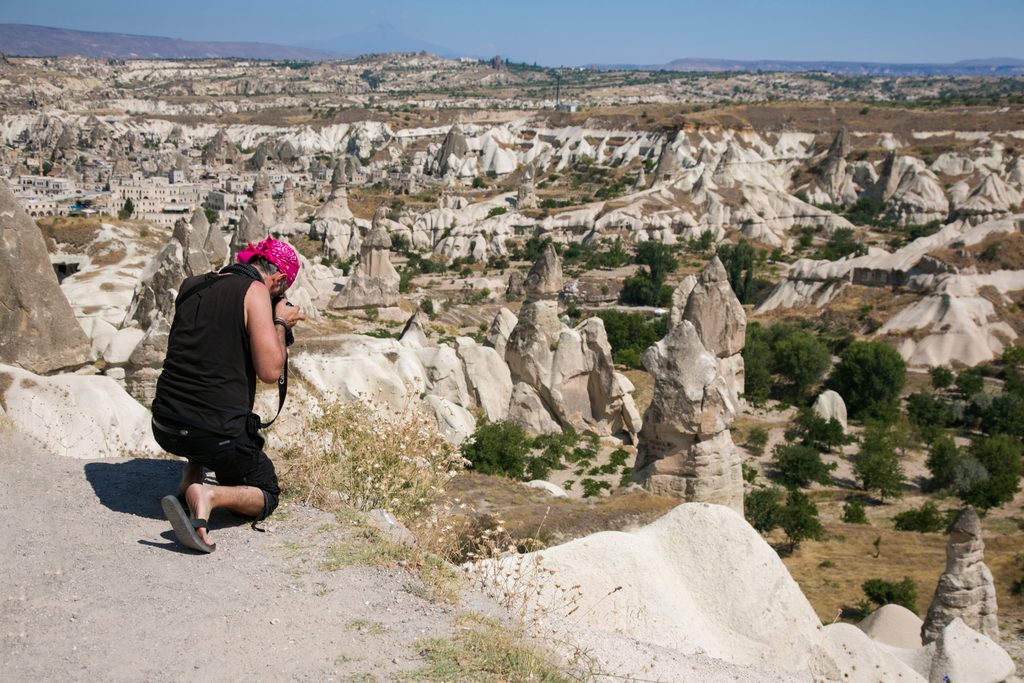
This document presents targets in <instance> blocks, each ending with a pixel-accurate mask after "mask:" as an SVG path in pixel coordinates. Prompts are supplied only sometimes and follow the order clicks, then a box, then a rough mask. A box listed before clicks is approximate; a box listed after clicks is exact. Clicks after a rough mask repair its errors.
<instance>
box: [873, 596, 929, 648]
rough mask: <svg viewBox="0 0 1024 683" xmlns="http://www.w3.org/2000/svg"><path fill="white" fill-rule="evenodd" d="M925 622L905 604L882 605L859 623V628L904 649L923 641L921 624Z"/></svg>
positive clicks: (920, 644) (888, 643)
mask: <svg viewBox="0 0 1024 683" xmlns="http://www.w3.org/2000/svg"><path fill="white" fill-rule="evenodd" d="M922 624H924V622H923V621H921V617H919V616H917V615H916V614H914V613H913V612H911V611H910V610H908V609H907V608H906V607H904V606H903V605H896V604H888V605H882V606H881V607H879V608H878V609H876V610H875V611H874V612H872V613H871V614H869V615H868V616H866V617H865V618H864V619H862V620H861V621H860V623H858V624H857V628H859V629H860V630H861V631H864V633H865V634H866V635H867V636H868V637H869V638H871V640H874V641H876V642H879V643H885V644H886V645H891V646H893V647H899V648H903V649H917V648H919V647H921V646H922V645H923V643H922V642H921V626H922Z"/></svg>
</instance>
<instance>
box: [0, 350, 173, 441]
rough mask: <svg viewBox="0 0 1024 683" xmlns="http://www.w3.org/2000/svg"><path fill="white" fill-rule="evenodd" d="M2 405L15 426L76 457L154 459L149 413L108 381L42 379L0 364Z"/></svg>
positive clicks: (60, 377)
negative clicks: (140, 457)
mask: <svg viewBox="0 0 1024 683" xmlns="http://www.w3.org/2000/svg"><path fill="white" fill-rule="evenodd" d="M0 405H3V406H4V412H5V413H6V415H7V418H8V419H10V420H11V421H13V423H14V425H15V428H16V429H17V430H18V431H19V432H22V433H24V434H27V435H29V436H31V437H33V438H34V439H36V440H37V441H39V442H40V443H42V445H43V446H44V447H45V448H46V450H47V451H49V452H51V453H54V454H56V455H60V456H66V457H71V458H83V459H93V458H114V457H128V456H142V457H152V456H154V455H156V454H158V453H160V452H161V450H160V447H159V446H157V444H156V442H155V441H154V440H153V434H152V430H151V427H150V417H151V416H150V414H149V411H148V410H146V409H145V408H143V407H142V406H141V405H139V404H138V403H137V402H136V401H135V400H134V399H132V397H131V396H129V395H128V394H127V393H125V391H124V389H122V388H121V386H120V385H119V384H118V383H117V382H115V381H114V380H113V379H111V378H109V377H104V376H101V375H52V376H40V375H35V374H33V373H31V372H28V371H26V370H22V369H20V368H16V367H13V366H10V365H0Z"/></svg>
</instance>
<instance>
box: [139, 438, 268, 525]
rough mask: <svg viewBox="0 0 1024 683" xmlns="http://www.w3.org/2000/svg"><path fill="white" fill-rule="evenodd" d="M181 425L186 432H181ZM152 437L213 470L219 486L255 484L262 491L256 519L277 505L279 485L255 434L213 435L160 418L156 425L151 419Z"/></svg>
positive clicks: (168, 450) (167, 448) (165, 448)
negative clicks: (261, 504)
mask: <svg viewBox="0 0 1024 683" xmlns="http://www.w3.org/2000/svg"><path fill="white" fill-rule="evenodd" d="M182 429H185V430H187V431H189V432H190V433H189V434H188V435H187V436H186V435H182V434H181V433H180V432H181V430H182ZM197 432H198V433H197ZM153 438H154V439H156V442H157V443H158V444H160V448H162V449H164V450H165V451H167V452H168V453H171V454H173V455H177V456H179V457H182V458H188V461H189V462H191V463H196V464H198V465H202V466H203V467H205V468H207V469H211V470H213V473H214V475H215V476H216V477H217V483H218V484H220V485H221V486H255V487H256V488H258V489H260V490H261V491H263V513H262V514H261V515H260V516H259V517H258V518H257V519H265V518H266V517H267V516H269V515H270V513H272V512H273V511H274V510H275V509H276V508H277V502H278V498H279V496H280V495H281V487H280V486H279V485H278V483H277V472H276V471H275V470H274V463H273V462H271V460H270V458H269V457H267V454H266V453H264V452H263V450H262V448H263V438H262V437H260V436H259V435H250V434H248V433H243V434H242V435H241V436H236V437H230V436H217V435H215V434H210V433H209V432H201V431H198V430H194V429H190V428H188V427H185V426H183V425H177V424H173V423H168V422H167V421H165V420H163V419H161V420H160V422H159V425H158V424H157V421H156V420H154V421H153Z"/></svg>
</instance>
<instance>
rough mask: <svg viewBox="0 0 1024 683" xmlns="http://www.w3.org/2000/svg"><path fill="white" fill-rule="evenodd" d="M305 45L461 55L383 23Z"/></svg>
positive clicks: (367, 51) (348, 50)
mask: <svg viewBox="0 0 1024 683" xmlns="http://www.w3.org/2000/svg"><path fill="white" fill-rule="evenodd" d="M302 46H303V47H308V48H313V49H317V50H330V51H334V52H339V51H340V52H346V53H356V54H374V53H380V52H429V53H431V54H434V55H438V56H441V57H458V56H460V55H459V54H458V53H457V52H456V51H455V50H452V49H451V48H448V47H445V46H444V45H437V44H435V43H430V42H427V41H425V40H420V39H419V38H415V37H413V36H410V35H406V34H404V33H402V32H401V31H399V30H397V29H396V28H395V27H394V26H392V25H391V24H386V23H381V24H377V26H376V27H374V28H373V29H370V30H368V31H361V32H359V33H352V34H348V35H344V36H338V37H336V38H328V39H326V40H314V41H308V42H305V43H302Z"/></svg>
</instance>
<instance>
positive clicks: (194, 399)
mask: <svg viewBox="0 0 1024 683" xmlns="http://www.w3.org/2000/svg"><path fill="white" fill-rule="evenodd" d="M208 278H216V279H217V281H216V282H214V283H213V284H212V285H210V286H208V287H206V288H204V289H202V290H200V291H198V292H196V293H194V294H192V295H191V296H189V292H190V290H192V289H193V288H194V287H195V286H197V285H199V284H201V283H202V282H203V281H204V280H207V279H208ZM252 283H253V280H252V279H251V278H248V277H245V276H243V275H235V274H231V275H218V274H216V273H207V274H205V275H196V276H193V277H190V278H187V279H186V280H185V281H184V282H182V283H181V287H180V288H179V290H178V291H179V293H178V297H177V299H175V302H174V320H173V322H172V323H171V332H170V336H169V337H168V340H167V357H166V358H165V359H164V369H163V372H162V373H161V374H160V379H159V380H157V384H156V398H155V399H154V400H153V415H154V416H155V417H156V418H157V419H160V420H162V421H167V422H171V423H172V424H175V425H183V426H188V427H196V428H198V429H203V430H206V431H209V432H213V433H215V434H222V435H224V436H239V435H241V434H242V433H243V432H244V431H245V424H246V418H247V417H248V415H249V413H250V412H251V411H252V406H253V401H254V399H255V397H256V369H255V368H254V367H253V364H252V352H251V349H250V347H249V333H248V331H247V330H246V329H245V294H246V292H248V291H249V286H250V285H252ZM186 297H187V298H186Z"/></svg>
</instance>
